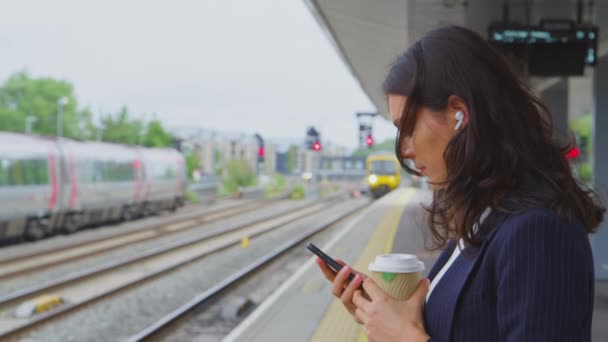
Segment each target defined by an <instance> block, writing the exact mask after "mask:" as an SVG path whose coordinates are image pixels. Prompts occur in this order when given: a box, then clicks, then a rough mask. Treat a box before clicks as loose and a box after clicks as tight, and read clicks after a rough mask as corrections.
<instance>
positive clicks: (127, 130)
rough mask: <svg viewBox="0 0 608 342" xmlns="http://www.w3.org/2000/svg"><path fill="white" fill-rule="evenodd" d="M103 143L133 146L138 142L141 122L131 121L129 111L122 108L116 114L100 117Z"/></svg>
mask: <svg viewBox="0 0 608 342" xmlns="http://www.w3.org/2000/svg"><path fill="white" fill-rule="evenodd" d="M101 123H102V126H103V141H107V142H113V143H118V144H129V145H135V144H138V143H139V142H140V136H141V132H142V128H143V123H142V121H141V120H131V119H130V118H129V110H128V109H127V107H122V108H121V109H120V111H119V112H118V113H116V114H106V115H104V116H102V119H101Z"/></svg>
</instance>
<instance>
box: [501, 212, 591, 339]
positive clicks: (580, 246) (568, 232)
mask: <svg viewBox="0 0 608 342" xmlns="http://www.w3.org/2000/svg"><path fill="white" fill-rule="evenodd" d="M577 222H578V221H575V222H572V223H571V222H567V221H566V220H565V219H563V218H561V217H559V216H557V214H554V213H552V212H550V211H548V210H538V211H533V212H531V213H529V214H525V215H522V216H519V217H517V218H515V219H514V222H512V224H509V225H508V226H507V227H503V228H506V229H507V231H499V233H498V235H500V236H501V239H503V243H501V244H500V246H501V247H500V249H499V252H498V254H497V256H498V257H497V263H496V267H497V271H496V274H497V285H498V288H497V318H498V326H499V334H500V336H501V341H504V342H515V341H517V342H526V341H534V342H544V341H547V342H549V341H551V342H560V341H564V342H566V341H568V342H570V341H580V342H585V341H590V340H591V337H590V334H591V319H592V315H593V286H594V275H593V258H592V255H591V247H590V244H589V240H588V237H587V234H586V232H585V231H584V228H583V227H582V225H581V224H580V223H577ZM501 230H502V229H501ZM497 237H498V236H497Z"/></svg>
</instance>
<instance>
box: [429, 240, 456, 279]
mask: <svg viewBox="0 0 608 342" xmlns="http://www.w3.org/2000/svg"><path fill="white" fill-rule="evenodd" d="M454 247H456V241H453V240H452V241H450V242H448V244H447V246H446V248H445V249H444V250H443V252H441V254H440V255H439V258H437V261H435V263H434V264H433V267H432V268H431V271H430V272H429V274H428V276H427V278H429V280H430V281H433V279H435V276H437V273H439V271H440V270H441V269H442V268H443V265H445V263H446V262H448V259H450V256H451V255H452V252H454Z"/></svg>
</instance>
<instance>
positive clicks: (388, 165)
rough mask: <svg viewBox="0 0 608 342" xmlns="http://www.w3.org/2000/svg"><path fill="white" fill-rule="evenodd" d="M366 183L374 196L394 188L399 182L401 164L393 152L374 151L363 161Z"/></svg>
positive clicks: (376, 196) (379, 195) (381, 194)
mask: <svg viewBox="0 0 608 342" xmlns="http://www.w3.org/2000/svg"><path fill="white" fill-rule="evenodd" d="M365 170H366V175H367V184H368V185H369V190H370V192H371V194H372V196H374V197H375V198H379V197H381V196H383V195H385V194H387V193H388V192H390V191H392V190H394V189H395V188H397V187H398V186H399V183H400V182H401V165H399V161H398V160H397V157H395V153H390V152H375V153H372V154H370V155H369V156H368V157H367V160H366V162H365Z"/></svg>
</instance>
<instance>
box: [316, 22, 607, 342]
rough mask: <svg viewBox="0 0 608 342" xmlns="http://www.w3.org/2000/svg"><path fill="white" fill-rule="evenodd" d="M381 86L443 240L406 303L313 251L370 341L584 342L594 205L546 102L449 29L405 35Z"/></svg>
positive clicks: (501, 62)
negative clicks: (415, 37) (407, 43)
mask: <svg viewBox="0 0 608 342" xmlns="http://www.w3.org/2000/svg"><path fill="white" fill-rule="evenodd" d="M384 90H385V93H386V95H387V99H388V105H389V111H390V113H391V116H392V118H393V121H394V123H395V125H396V126H397V128H398V134H397V143H396V153H397V155H398V157H399V159H400V160H401V162H402V166H403V167H404V168H405V169H407V171H408V172H410V173H412V174H416V175H424V176H427V177H428V178H429V182H430V184H431V186H432V188H433V194H434V195H433V201H432V204H431V205H430V206H429V207H428V208H426V210H427V211H428V212H429V228H430V230H431V232H432V236H433V237H434V240H436V242H437V244H438V246H439V248H444V250H443V252H442V254H441V256H440V257H439V259H438V260H437V262H436V263H435V265H434V267H433V268H432V270H431V271H430V273H429V276H428V279H424V280H423V281H421V283H420V285H419V287H418V290H417V291H416V293H415V294H414V295H413V296H412V298H410V299H409V300H408V301H395V300H392V299H391V298H389V297H387V296H386V295H385V294H384V293H382V291H380V290H379V289H378V287H377V286H376V284H374V282H373V280H371V279H366V278H365V276H363V275H361V274H358V276H357V277H355V279H354V280H353V281H352V282H351V283H350V284H349V283H347V282H346V279H347V277H348V275H349V274H350V273H351V272H354V271H352V270H351V269H350V268H349V267H344V268H343V269H342V271H340V272H339V273H338V274H337V275H334V274H333V273H332V272H331V271H330V270H329V269H328V268H327V266H326V265H325V264H323V262H322V261H320V260H317V262H318V263H319V266H320V268H321V270H322V271H323V272H324V274H325V276H326V277H327V278H328V280H330V281H332V282H333V288H332V292H333V294H334V295H335V296H336V297H338V298H340V300H341V301H342V302H343V304H344V306H345V307H346V308H347V309H348V311H349V313H350V314H351V315H352V316H353V318H354V319H355V320H356V321H357V322H358V323H360V324H363V325H364V326H365V333H366V334H367V335H368V337H369V338H370V340H372V341H375V342H378V341H413V342H416V341H466V342H471V341H484V342H486V341H488V342H494V341H509V342H510V341H517V342H522V341H534V342H540V341H551V342H557V341H577V342H580V341H590V340H591V337H590V334H591V319H592V313H593V291H594V289H593V287H594V274H593V259H592V255H591V248H590V245H589V240H588V236H587V234H588V233H593V232H594V231H595V230H596V229H597V227H598V225H599V223H600V222H601V221H602V219H603V215H604V211H605V209H604V208H603V207H601V206H600V205H599V204H598V203H597V201H596V200H595V198H596V196H595V195H594V194H593V193H592V192H591V191H589V190H587V189H585V188H583V187H582V186H581V185H579V184H577V182H576V181H575V179H574V178H573V176H572V172H571V170H570V166H569V163H568V161H567V160H566V158H565V154H566V152H567V150H568V148H569V146H562V145H560V144H559V143H557V142H555V141H554V140H553V139H552V136H553V127H552V123H551V115H550V113H549V111H548V109H547V107H546V106H545V105H544V104H543V103H542V102H541V101H540V100H539V99H538V98H537V97H536V96H534V95H533V94H532V92H531V91H530V89H529V88H528V87H527V86H526V85H524V83H523V82H522V81H521V80H519V79H518V77H517V76H516V75H515V73H514V72H513V70H512V69H511V68H510V67H509V66H508V64H507V62H506V61H505V59H504V58H503V57H501V56H500V55H499V54H498V53H497V52H496V51H495V50H494V49H493V48H492V47H491V46H490V45H489V44H488V43H487V42H485V41H484V39H482V38H481V37H480V36H478V35H477V34H475V33H474V32H471V31H469V30H467V29H464V28H460V27H446V28H441V29H437V30H435V31H432V32H430V33H428V34H426V35H425V36H424V37H422V38H421V39H420V40H419V41H417V42H416V43H415V44H414V45H412V46H411V47H410V48H409V49H408V50H407V51H406V52H405V54H403V55H402V56H400V57H399V58H398V59H397V60H396V62H395V63H394V64H393V65H392V67H391V68H390V71H389V73H388V76H387V78H386V81H385V84H384ZM407 159H411V160H412V161H413V162H414V164H415V166H416V170H414V169H411V168H409V167H408V166H407V165H406V163H405V162H404V161H406V160H407ZM361 284H363V289H364V290H365V292H366V293H367V295H366V296H364V295H362V291H361V290H360V289H359V286H360V285H361Z"/></svg>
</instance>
